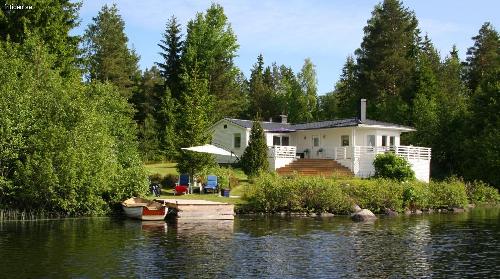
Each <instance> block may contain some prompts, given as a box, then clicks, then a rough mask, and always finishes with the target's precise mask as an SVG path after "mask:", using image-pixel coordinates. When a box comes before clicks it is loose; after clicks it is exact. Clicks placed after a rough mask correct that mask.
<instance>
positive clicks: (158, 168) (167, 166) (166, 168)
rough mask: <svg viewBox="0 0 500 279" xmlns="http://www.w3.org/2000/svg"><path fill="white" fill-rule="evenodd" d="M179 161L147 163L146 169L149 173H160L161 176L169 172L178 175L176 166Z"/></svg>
mask: <svg viewBox="0 0 500 279" xmlns="http://www.w3.org/2000/svg"><path fill="white" fill-rule="evenodd" d="M175 166H177V163H154V164H146V170H147V171H148V173H149V174H155V173H157V174H160V175H161V176H165V175H167V174H174V175H178V174H179V173H178V172H177V169H176V168H175Z"/></svg>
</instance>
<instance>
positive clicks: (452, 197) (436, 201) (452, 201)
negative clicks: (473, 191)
mask: <svg viewBox="0 0 500 279" xmlns="http://www.w3.org/2000/svg"><path fill="white" fill-rule="evenodd" d="M467 202H468V198H467V191H466V189H465V183H464V182H463V181H460V180H458V179H448V180H446V181H440V182H436V181H431V182H430V183H429V206H430V207H432V208H449V207H465V206H466V205H467Z"/></svg>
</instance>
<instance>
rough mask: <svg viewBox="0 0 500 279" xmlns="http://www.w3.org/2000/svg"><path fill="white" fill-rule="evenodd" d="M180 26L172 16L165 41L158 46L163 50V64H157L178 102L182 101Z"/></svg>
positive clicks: (166, 30) (164, 35)
mask: <svg viewBox="0 0 500 279" xmlns="http://www.w3.org/2000/svg"><path fill="white" fill-rule="evenodd" d="M180 26H181V25H180V24H179V23H178V22H177V18H176V17H174V16H172V17H171V18H170V19H169V20H168V22H167V24H166V26H165V33H163V39H162V40H161V41H160V42H161V43H160V44H158V46H159V47H160V48H161V49H162V52H160V55H161V57H162V58H163V62H156V63H155V64H156V65H158V67H159V68H160V72H161V75H162V76H163V78H164V79H165V86H166V87H168V88H169V90H170V94H171V96H172V98H174V99H176V100H179V99H180V97H181V92H182V87H181V76H180V75H181V54H182V47H183V41H182V35H181V29H180Z"/></svg>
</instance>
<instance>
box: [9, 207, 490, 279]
mask: <svg viewBox="0 0 500 279" xmlns="http://www.w3.org/2000/svg"><path fill="white" fill-rule="evenodd" d="M499 217H500V215H499V210H498V209H487V210H482V209H481V210H474V211H473V212H471V213H466V214H456V215H453V214H442V215H439V214H436V215H428V216H411V217H406V216H402V217H398V218H382V219H379V220H377V221H375V222H373V223H353V222H352V221H350V220H349V219H348V218H346V217H333V218H300V217H294V218H292V217H263V216H260V217H251V216H249V217H239V218H236V219H235V220H234V221H222V222H216V221H211V222H179V223H177V224H167V225H165V223H162V222H159V223H144V222H137V221H131V220H113V219H106V218H101V219H99V218H97V219H72V220H59V221H39V222H4V223H0V257H1V259H2V261H1V262H0V274H2V275H15V277H20V278H33V277H35V278H36V277H46V278H53V277H84V278H94V277H98V278H99V277H109V278H114V277H139V278H165V277H167V278H170V277H181V278H228V277H230V278H246V277H257V278H339V277H341V278H387V277H389V278H407V277H495V276H497V273H496V272H497V270H496V269H497V268H496V267H497V266H498V265H499V264H500V249H499V248H500V245H499V244H500V226H499V222H498V221H499ZM8 277H12V276H8Z"/></svg>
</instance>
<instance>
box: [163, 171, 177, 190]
mask: <svg viewBox="0 0 500 279" xmlns="http://www.w3.org/2000/svg"><path fill="white" fill-rule="evenodd" d="M177 181H179V176H178V175H175V174H172V173H169V174H167V175H165V176H164V177H163V178H162V180H161V185H162V186H163V187H165V188H174V186H175V183H177Z"/></svg>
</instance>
